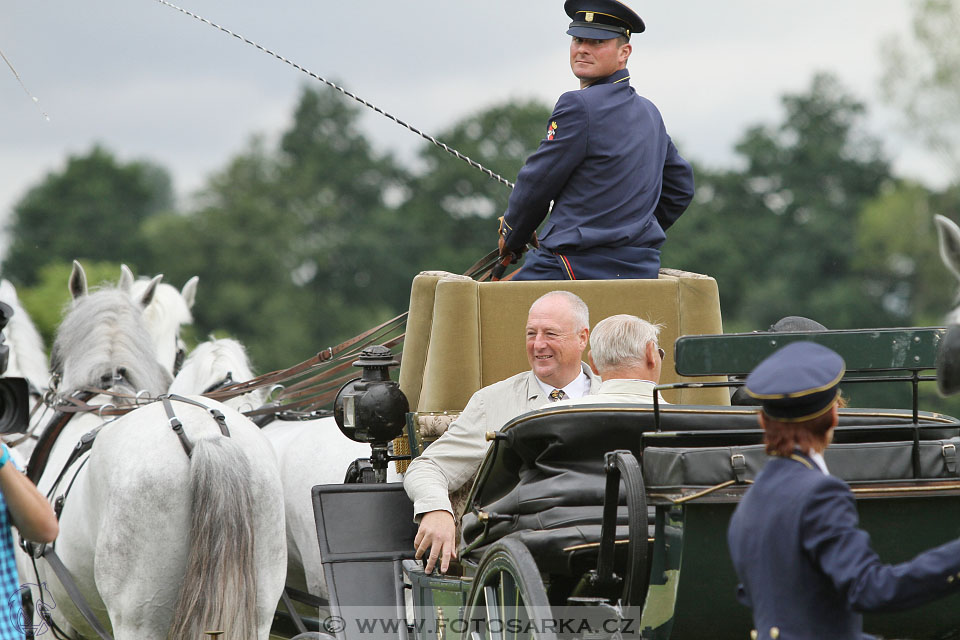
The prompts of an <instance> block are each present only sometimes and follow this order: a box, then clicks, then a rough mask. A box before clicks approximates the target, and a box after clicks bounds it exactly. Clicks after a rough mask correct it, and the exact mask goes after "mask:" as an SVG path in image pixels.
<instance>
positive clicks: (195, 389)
mask: <svg viewBox="0 0 960 640" xmlns="http://www.w3.org/2000/svg"><path fill="white" fill-rule="evenodd" d="M253 377H254V373H253V368H252V366H251V365H250V359H249V357H248V356H247V351H246V349H244V347H243V345H242V344H241V343H240V342H238V341H237V340H233V339H232V338H220V339H215V338H211V339H210V340H207V341H206V342H201V343H200V344H198V345H197V346H196V347H195V348H194V349H193V351H191V352H190V355H189V356H188V357H187V359H186V360H185V361H184V363H183V367H182V368H181V369H180V371H179V372H178V373H177V375H176V376H175V377H174V379H173V382H172V383H171V384H170V393H177V394H180V395H190V394H199V393H205V392H207V391H213V390H215V389H217V388H219V387H221V386H226V385H228V384H233V383H235V382H246V381H247V380H251V379H252V378H253ZM264 396H265V391H264V390H263V389H255V390H254V391H251V392H250V393H247V394H244V395H242V396H238V397H236V398H231V399H230V400H227V401H225V402H224V404H227V405H230V406H232V407H234V408H235V409H237V410H241V409H244V408H257V407H260V406H261V405H263V402H264Z"/></svg>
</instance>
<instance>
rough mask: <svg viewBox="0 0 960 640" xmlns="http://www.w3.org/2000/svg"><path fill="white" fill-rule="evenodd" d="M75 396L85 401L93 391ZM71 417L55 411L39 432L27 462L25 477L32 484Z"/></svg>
mask: <svg viewBox="0 0 960 640" xmlns="http://www.w3.org/2000/svg"><path fill="white" fill-rule="evenodd" d="M77 397H78V398H79V399H80V400H82V401H83V402H86V401H87V400H89V399H90V398H92V397H93V393H90V392H81V393H78V394H77ZM72 417H73V414H72V413H68V412H65V411H57V412H56V413H55V414H53V416H52V417H51V418H50V422H49V423H48V424H47V428H46V429H44V430H43V433H41V434H40V439H39V440H38V441H37V445H36V447H34V449H33V453H32V454H30V461H29V462H27V477H28V478H30V481H31V482H33V484H37V483H38V482H39V481H40V476H41V475H42V474H43V471H44V469H46V466H47V460H48V459H49V458H50V451H51V450H52V449H53V445H54V443H55V442H56V441H57V438H58V437H59V436H60V433H61V432H63V429H64V427H66V426H67V422H69V421H70V418H72Z"/></svg>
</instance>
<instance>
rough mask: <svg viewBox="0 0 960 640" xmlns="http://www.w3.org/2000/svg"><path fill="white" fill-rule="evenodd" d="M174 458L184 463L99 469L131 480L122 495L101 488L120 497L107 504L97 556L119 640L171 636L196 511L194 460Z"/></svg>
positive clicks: (103, 590)
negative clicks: (191, 478)
mask: <svg viewBox="0 0 960 640" xmlns="http://www.w3.org/2000/svg"><path fill="white" fill-rule="evenodd" d="M173 453H175V454H176V453H179V454H180V455H179V456H174V457H173V458H172V459H169V458H168V462H169V464H164V465H162V467H161V466H160V465H156V464H146V465H144V464H138V465H136V470H135V471H134V469H133V468H129V469H126V468H123V463H122V462H118V461H116V460H115V462H114V466H113V467H112V468H111V467H110V466H108V465H105V464H102V463H99V461H97V462H98V463H97V464H91V467H93V468H94V469H98V470H100V471H104V472H106V473H105V474H104V475H107V474H109V475H112V476H113V477H114V479H116V478H117V474H118V473H122V474H124V475H125V476H126V480H125V481H124V482H123V489H122V490H119V489H118V488H117V487H116V484H112V485H107V484H101V485H100V486H109V487H113V489H112V490H109V491H106V492H104V495H103V498H104V499H103V501H102V502H100V504H101V509H102V510H103V517H102V518H100V524H99V527H98V530H97V535H96V551H95V556H94V557H95V560H94V577H95V579H96V585H97V590H98V591H99V593H100V596H101V598H102V599H103V602H104V604H105V605H106V607H107V612H108V614H109V617H110V622H111V625H112V627H113V637H114V639H115V640H164V639H165V638H166V636H167V631H168V629H169V628H170V624H171V621H172V617H173V607H174V603H175V602H176V599H177V594H178V591H179V587H180V583H181V581H182V577H183V572H184V567H185V565H186V549H187V544H188V541H187V535H186V533H187V527H186V523H187V522H188V519H189V508H190V502H189V494H188V493H187V491H186V488H187V487H186V486H185V483H184V481H183V478H184V477H185V474H186V473H187V461H186V457H185V456H183V455H182V454H183V452H182V451H174V452H173ZM162 458H163V456H161V459H162ZM180 458H182V460H181V459H180ZM141 461H142V460H141ZM92 462H93V461H92ZM118 464H119V465H120V468H118V467H117V465H118ZM110 472H112V473H110ZM106 480H107V479H106V478H104V480H103V482H105V481H106Z"/></svg>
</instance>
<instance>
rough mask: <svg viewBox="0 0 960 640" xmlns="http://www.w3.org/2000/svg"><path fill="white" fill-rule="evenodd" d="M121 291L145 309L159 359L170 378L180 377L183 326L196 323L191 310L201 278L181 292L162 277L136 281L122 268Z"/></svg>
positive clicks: (191, 280) (183, 349) (190, 282)
mask: <svg viewBox="0 0 960 640" xmlns="http://www.w3.org/2000/svg"><path fill="white" fill-rule="evenodd" d="M120 271H121V276H120V285H119V286H120V288H121V289H124V290H125V291H128V292H129V293H130V296H131V297H132V298H133V299H134V301H136V302H139V303H140V304H141V305H142V306H143V307H144V312H143V317H144V322H145V323H146V325H147V331H149V332H150V338H151V339H152V340H153V344H154V348H155V349H156V352H157V358H158V359H159V360H160V364H162V365H163V366H164V367H165V368H166V369H167V371H169V372H170V375H171V376H175V375H176V374H177V370H178V369H179V368H180V364H181V363H182V361H183V356H184V355H185V353H186V349H185V347H184V344H183V341H182V340H181V339H180V327H182V326H183V325H189V324H192V323H193V315H192V314H191V313H190V310H191V309H192V308H193V303H194V302H195V301H196V296H197V283H198V282H199V281H200V278H199V277H198V276H193V277H192V278H190V279H189V280H187V282H186V284H184V285H183V288H182V289H179V290H178V289H177V288H176V287H174V286H173V285H170V284H166V283H164V282H161V280H162V278H163V274H160V275H158V276H155V277H154V278H140V279H135V278H134V277H133V272H132V271H130V269H129V267H127V265H122V266H121V267H120Z"/></svg>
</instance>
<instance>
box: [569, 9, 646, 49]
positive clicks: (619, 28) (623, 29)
mask: <svg viewBox="0 0 960 640" xmlns="http://www.w3.org/2000/svg"><path fill="white" fill-rule="evenodd" d="M563 10H564V11H566V12H567V15H568V16H570V18H571V19H572V20H573V22H571V23H570V28H569V29H567V35H571V36H575V37H577V38H589V39H592V40H609V39H611V38H616V37H618V36H626V37H627V38H629V37H630V36H631V35H632V34H634V33H643V30H644V29H646V25H644V24H643V20H641V19H640V16H638V15H637V14H636V13H635V12H634V11H633V9H631V8H630V7H628V6H627V5H625V4H623V3H622V2H617V0H567V1H566V2H564V3H563Z"/></svg>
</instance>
